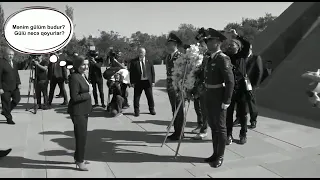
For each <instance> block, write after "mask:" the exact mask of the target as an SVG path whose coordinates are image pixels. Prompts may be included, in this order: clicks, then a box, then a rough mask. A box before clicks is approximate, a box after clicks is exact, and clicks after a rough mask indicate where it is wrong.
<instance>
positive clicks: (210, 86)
mask: <svg viewBox="0 0 320 180" xmlns="http://www.w3.org/2000/svg"><path fill="white" fill-rule="evenodd" d="M225 86H226V85H225V84H224V83H222V84H215V85H213V84H205V87H206V88H208V89H217V88H222V87H225Z"/></svg>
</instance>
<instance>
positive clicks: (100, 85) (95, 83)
mask: <svg viewBox="0 0 320 180" xmlns="http://www.w3.org/2000/svg"><path fill="white" fill-rule="evenodd" d="M97 87H98V89H97ZM92 88H93V89H92V93H93V98H94V103H95V104H98V92H97V90H99V95H100V100H101V105H104V93H103V81H102V80H101V81H92Z"/></svg>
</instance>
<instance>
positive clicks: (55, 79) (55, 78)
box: [48, 54, 68, 106]
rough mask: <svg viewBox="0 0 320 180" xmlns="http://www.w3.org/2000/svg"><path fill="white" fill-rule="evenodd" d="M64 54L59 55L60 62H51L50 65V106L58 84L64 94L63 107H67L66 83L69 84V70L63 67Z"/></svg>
mask: <svg viewBox="0 0 320 180" xmlns="http://www.w3.org/2000/svg"><path fill="white" fill-rule="evenodd" d="M61 58H63V54H60V55H59V58H58V61H57V62H55V63H52V62H50V63H49V65H48V80H49V81H50V91H49V100H48V105H49V106H51V104H52V99H53V95H54V90H55V88H56V86H57V84H58V86H59V88H60V91H62V93H63V99H64V101H63V103H62V104H61V105H67V104H68V99H67V92H66V89H65V86H64V83H68V80H67V79H68V76H67V68H66V66H63V67H61V66H60V61H61V60H63V59H61Z"/></svg>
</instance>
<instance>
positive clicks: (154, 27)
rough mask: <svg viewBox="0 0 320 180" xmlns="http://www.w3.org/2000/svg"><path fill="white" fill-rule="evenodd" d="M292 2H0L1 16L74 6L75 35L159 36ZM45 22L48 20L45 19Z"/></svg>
mask: <svg viewBox="0 0 320 180" xmlns="http://www.w3.org/2000/svg"><path fill="white" fill-rule="evenodd" d="M291 4H292V2H1V5H2V7H3V10H4V13H5V18H7V17H8V16H10V15H11V14H12V13H14V12H16V11H18V10H20V9H21V8H24V7H28V6H48V7H52V8H56V9H58V10H60V11H61V12H65V9H66V8H65V7H66V5H69V6H71V7H73V9H74V22H73V23H74V24H76V28H75V33H76V36H77V38H81V37H83V36H89V35H92V36H94V37H96V36H99V34H100V32H99V31H107V32H108V31H111V30H113V31H115V32H118V33H119V34H120V35H122V36H127V37H130V36H131V34H132V33H135V32H136V31H141V32H143V33H148V34H153V35H161V34H167V33H168V32H169V31H171V30H176V29H178V27H179V25H180V24H182V23H187V24H192V25H194V26H196V27H205V28H209V27H211V28H214V29H223V28H224V27H225V26H226V25H227V24H228V23H230V22H241V19H242V18H243V17H245V18H259V17H262V16H264V15H265V13H271V14H272V15H274V16H279V15H280V14H281V13H282V12H283V11H284V10H286V8H288V7H289V6H290V5H291ZM48 21H49V19H48Z"/></svg>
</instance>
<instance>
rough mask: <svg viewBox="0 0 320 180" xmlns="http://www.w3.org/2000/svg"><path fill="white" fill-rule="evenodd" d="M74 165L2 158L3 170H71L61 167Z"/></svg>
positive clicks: (12, 157)
mask: <svg viewBox="0 0 320 180" xmlns="http://www.w3.org/2000/svg"><path fill="white" fill-rule="evenodd" d="M66 164H69V165H71V164H74V162H61V161H41V160H32V159H27V158H23V157H18V156H6V157H4V158H1V161H0V167H1V168H19V169H71V170H76V169H75V168H72V167H66V166H65V167H62V166H61V165H66Z"/></svg>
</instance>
